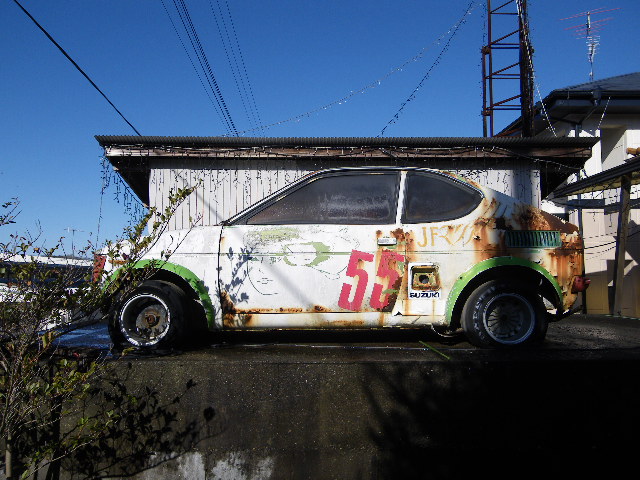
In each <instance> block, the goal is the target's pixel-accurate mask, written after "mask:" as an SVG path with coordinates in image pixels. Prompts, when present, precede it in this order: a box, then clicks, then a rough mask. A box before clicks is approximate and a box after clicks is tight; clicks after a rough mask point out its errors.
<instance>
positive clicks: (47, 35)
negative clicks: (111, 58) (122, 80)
mask: <svg viewBox="0 0 640 480" xmlns="http://www.w3.org/2000/svg"><path fill="white" fill-rule="evenodd" d="M13 2H14V3H15V4H16V5H18V7H20V9H21V10H22V11H23V12H24V13H25V15H27V17H29V18H30V19H31V21H32V22H33V23H34V24H35V25H36V27H38V28H39V29H40V31H42V33H44V34H45V35H46V37H47V38H48V39H49V40H50V41H51V43H53V44H54V45H55V46H56V47H57V48H58V50H60V52H61V53H62V54H63V55H64V56H65V57H66V58H67V60H69V61H70V62H71V64H72V65H73V66H74V67H76V69H77V70H78V71H79V72H80V73H81V74H82V76H83V77H84V78H86V79H87V81H88V82H89V83H90V84H91V85H92V86H93V88H95V89H96V90H97V91H98V93H99V94H100V95H102V97H103V98H104V99H105V100H106V101H107V102H108V103H109V105H111V106H112V107H113V109H114V110H115V111H116V112H117V113H118V115H120V117H121V118H122V119H123V120H124V121H125V122H126V123H127V125H129V126H130V127H131V128H132V129H133V131H134V132H136V135H138V136H142V134H141V133H140V132H139V131H138V129H137V128H136V127H134V126H133V124H132V123H131V122H130V121H129V120H127V118H126V117H125V116H124V115H123V114H122V112H121V111H120V110H119V109H118V107H116V106H115V105H114V104H113V102H112V101H111V100H109V97H107V95H106V94H105V93H104V92H103V91H102V90H101V89H100V87H98V85H96V84H95V82H94V81H93V80H91V78H90V77H89V75H87V74H86V73H85V71H84V70H83V69H82V68H81V67H80V65H78V64H77V63H76V62H75V60H73V58H71V56H70V55H69V54H68V53H67V52H66V51H65V49H64V48H62V47H61V46H60V44H59V43H58V42H56V41H55V40H54V39H53V37H52V36H51V35H50V34H49V32H47V31H46V30H45V29H44V27H43V26H42V25H40V24H39V23H38V21H37V20H36V19H35V18H33V16H32V15H31V14H30V13H29V12H28V11H27V10H26V9H25V8H24V7H23V6H22V5H21V4H20V2H19V1H18V0H13Z"/></svg>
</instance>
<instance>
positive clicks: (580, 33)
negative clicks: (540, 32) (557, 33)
mask: <svg viewBox="0 0 640 480" xmlns="http://www.w3.org/2000/svg"><path fill="white" fill-rule="evenodd" d="M613 10H620V8H619V7H617V8H608V9H607V8H606V7H600V8H596V9H593V10H587V11H586V12H582V13H576V14H575V15H571V16H570V17H567V18H561V19H560V20H570V19H573V18H580V17H586V22H585V23H581V24H579V25H574V26H572V27H567V28H565V30H573V33H574V34H575V36H576V38H579V39H582V38H584V39H585V40H586V42H587V58H588V59H589V81H591V82H593V61H594V59H595V56H596V50H597V49H598V45H600V35H599V33H600V31H601V30H602V28H603V27H604V25H605V24H606V23H607V22H608V21H609V20H613V17H608V18H603V19H602V20H595V21H593V20H591V17H592V16H593V15H599V14H601V13H605V12H612V11H613Z"/></svg>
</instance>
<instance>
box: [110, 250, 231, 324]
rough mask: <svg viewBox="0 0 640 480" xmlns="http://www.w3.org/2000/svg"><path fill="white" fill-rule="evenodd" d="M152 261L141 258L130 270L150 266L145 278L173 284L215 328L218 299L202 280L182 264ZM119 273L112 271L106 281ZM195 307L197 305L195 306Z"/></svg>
mask: <svg viewBox="0 0 640 480" xmlns="http://www.w3.org/2000/svg"><path fill="white" fill-rule="evenodd" d="M152 262H153V261H149V260H141V261H138V262H136V263H135V264H134V265H132V267H131V268H132V270H143V269H145V268H149V267H151V268H152V269H153V271H152V273H151V274H150V275H149V277H148V278H146V279H145V280H159V281H163V282H167V283H170V284H173V285H175V286H176V287H178V288H179V289H181V290H182V291H183V292H184V294H185V295H186V297H187V298H188V299H189V300H190V301H191V302H192V304H195V303H197V304H198V305H199V306H200V308H201V310H202V312H198V311H197V310H196V311H195V312H194V313H196V314H199V313H202V315H204V318H203V319H202V320H203V323H204V324H205V327H206V328H207V329H208V330H215V329H216V328H218V325H219V324H221V320H220V319H219V318H217V317H218V316H219V314H220V308H219V305H218V304H219V300H218V298H217V297H216V296H215V295H214V296H213V298H212V297H211V296H210V295H209V292H208V289H207V288H206V287H205V285H204V282H203V281H202V280H201V279H200V278H199V277H198V276H197V275H196V274H195V273H193V272H192V271H191V270H189V269H188V268H186V267H183V266H182V265H178V264H175V263H170V262H162V263H161V264H160V265H159V266H155V265H154V264H153V263H152ZM119 274H120V270H118V271H116V272H114V273H113V274H112V275H111V277H110V279H109V280H108V282H110V281H113V280H114V279H115V278H117V277H118V276H119ZM196 308H197V307H196Z"/></svg>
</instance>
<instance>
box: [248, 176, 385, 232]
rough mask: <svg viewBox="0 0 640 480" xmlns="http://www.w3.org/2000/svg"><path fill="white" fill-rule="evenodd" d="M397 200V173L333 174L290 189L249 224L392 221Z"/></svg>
mask: <svg viewBox="0 0 640 480" xmlns="http://www.w3.org/2000/svg"><path fill="white" fill-rule="evenodd" d="M397 204H398V174H397V173H357V174H344V173H341V174H332V175H330V176H326V177H320V178H315V179H313V180H312V181H310V182H309V183H307V184H305V185H303V186H301V187H300V188H298V189H296V190H294V191H292V192H290V193H287V194H286V195H285V196H284V197H282V198H279V199H278V200H276V201H275V202H274V203H272V204H270V205H268V206H267V207H265V208H264V209H262V210H261V211H259V212H258V213H256V214H255V215H253V216H251V217H250V218H248V219H247V224H249V225H283V224H334V225H335V224H338V225H340V224H344V225H371V224H373V225H376V224H392V223H395V216H396V208H397Z"/></svg>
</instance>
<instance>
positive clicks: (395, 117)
mask: <svg viewBox="0 0 640 480" xmlns="http://www.w3.org/2000/svg"><path fill="white" fill-rule="evenodd" d="M475 3H476V2H475V0H471V2H470V3H469V5H468V6H467V9H466V11H465V12H464V14H463V15H462V17H461V18H460V20H459V21H458V22H457V23H456V24H455V26H454V28H453V31H452V32H451V35H450V36H449V39H448V40H447V41H446V43H445V44H444V46H443V47H442V49H441V50H440V53H438V55H437V57H436V59H435V60H434V62H433V63H432V64H431V66H430V67H429V69H428V70H427V73H425V75H424V76H423V77H422V79H421V80H420V82H419V83H418V85H417V86H416V87H415V88H414V89H413V91H412V92H411V94H410V95H409V96H408V97H407V99H406V100H405V101H404V102H402V104H401V105H400V107H399V108H398V111H397V112H396V113H395V115H393V117H391V119H390V120H389V121H388V122H387V124H386V125H385V126H384V128H383V129H382V130H381V131H380V133H379V134H378V135H377V137H383V136H384V132H385V131H386V130H387V128H388V127H389V126H390V125H391V124H394V123H396V122H397V121H398V118H399V117H400V114H401V113H402V112H403V111H404V108H405V107H406V105H407V104H408V103H409V102H411V101H412V100H413V99H414V98H415V96H416V93H417V92H418V90H419V89H420V88H421V87H422V85H423V84H424V82H425V81H426V80H427V79H428V78H429V76H430V75H431V71H432V70H433V69H434V68H435V67H436V66H438V65H439V64H440V61H441V59H442V57H443V56H444V54H445V53H446V52H447V51H448V50H449V45H450V44H451V41H452V40H453V39H454V37H455V36H456V33H458V30H459V29H460V27H461V26H462V25H464V24H465V23H466V19H467V16H468V15H470V14H471V11H472V10H473V9H474V8H475Z"/></svg>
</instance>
